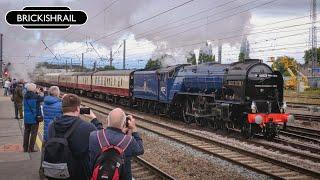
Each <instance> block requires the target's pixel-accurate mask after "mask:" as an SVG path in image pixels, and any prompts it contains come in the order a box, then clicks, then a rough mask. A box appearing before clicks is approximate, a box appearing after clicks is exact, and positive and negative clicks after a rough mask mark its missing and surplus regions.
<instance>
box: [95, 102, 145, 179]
mask: <svg viewBox="0 0 320 180" xmlns="http://www.w3.org/2000/svg"><path fill="white" fill-rule="evenodd" d="M101 131H104V133H105V138H106V141H107V142H108V143H110V145H114V146H119V145H120V144H122V142H123V141H124V140H125V136H129V138H130V140H129V141H128V143H127V146H126V148H125V149H124V166H123V171H121V172H120V177H121V179H130V180H131V179H132V173H131V158H132V157H133V156H138V155H141V154H143V153H144V149H143V143H142V139H141V138H140V136H139V133H138V132H137V127H136V122H135V119H134V118H133V117H132V116H126V114H125V113H124V112H123V110H122V109H120V108H116V109H113V110H112V111H111V112H110V113H109V115H108V118H107V128H106V129H103V130H101ZM97 133H100V131H94V132H91V134H90V138H89V152H90V167H91V170H93V168H94V167H93V166H94V164H95V163H96V158H97V155H98V154H99V153H100V151H101V146H100V145H101V144H100V141H101V140H99V139H98V138H97Z"/></svg>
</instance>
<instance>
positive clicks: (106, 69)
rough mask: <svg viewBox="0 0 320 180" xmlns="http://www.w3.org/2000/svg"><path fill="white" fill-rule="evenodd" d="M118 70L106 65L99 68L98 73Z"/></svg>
mask: <svg viewBox="0 0 320 180" xmlns="http://www.w3.org/2000/svg"><path fill="white" fill-rule="evenodd" d="M115 69H116V68H115V67H114V66H110V65H105V66H103V67H98V68H97V70H98V71H108V70H115Z"/></svg>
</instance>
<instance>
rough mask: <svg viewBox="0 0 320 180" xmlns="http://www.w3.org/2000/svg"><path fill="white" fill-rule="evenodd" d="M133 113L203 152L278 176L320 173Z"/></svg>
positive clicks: (104, 110)
mask: <svg viewBox="0 0 320 180" xmlns="http://www.w3.org/2000/svg"><path fill="white" fill-rule="evenodd" d="M83 102H84V103H83V104H84V105H86V106H89V107H91V108H92V109H93V110H95V111H97V112H99V113H101V114H105V115H107V114H108V112H109V110H110V109H112V108H113V107H110V106H109V105H106V104H101V103H98V104H97V103H96V102H90V101H88V100H85V99H83ZM108 109H109V110H108ZM129 114H132V115H134V116H135V118H136V119H137V121H139V123H138V126H139V127H140V128H142V129H145V130H148V131H151V132H153V133H156V134H159V135H161V136H164V137H167V138H169V139H172V140H175V141H177V142H180V143H182V144H185V145H188V146H191V147H193V148H195V149H197V150H200V151H202V152H205V153H208V154H210V155H214V156H218V157H220V158H223V159H226V160H228V161H231V162H234V163H236V164H239V165H242V166H244V167H247V168H249V169H252V170H254V171H256V172H260V173H263V174H266V175H269V176H271V177H274V178H281V179H309V178H312V177H314V178H319V177H320V172H315V171H313V170H310V169H307V168H304V167H301V166H297V165H293V164H291V163H288V162H283V161H280V160H278V159H276V158H271V157H269V156H266V155H263V154H259V153H256V152H252V151H250V150H245V149H242V148H239V147H234V146H232V145H230V144H227V143H224V142H219V141H217V140H213V139H209V138H207V137H203V136H199V135H198V134H195V133H192V132H189V131H187V130H184V129H181V128H177V127H174V126H173V125H168V124H163V123H160V122H157V121H152V120H150V119H149V120H146V118H145V117H144V116H140V115H136V114H134V113H130V112H129Z"/></svg>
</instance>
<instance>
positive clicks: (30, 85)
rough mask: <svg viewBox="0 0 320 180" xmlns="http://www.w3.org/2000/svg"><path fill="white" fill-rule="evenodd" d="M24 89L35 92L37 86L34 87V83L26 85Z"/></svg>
mask: <svg viewBox="0 0 320 180" xmlns="http://www.w3.org/2000/svg"><path fill="white" fill-rule="evenodd" d="M26 88H27V91H31V92H36V90H37V85H35V84H34V83H28V84H27V85H26Z"/></svg>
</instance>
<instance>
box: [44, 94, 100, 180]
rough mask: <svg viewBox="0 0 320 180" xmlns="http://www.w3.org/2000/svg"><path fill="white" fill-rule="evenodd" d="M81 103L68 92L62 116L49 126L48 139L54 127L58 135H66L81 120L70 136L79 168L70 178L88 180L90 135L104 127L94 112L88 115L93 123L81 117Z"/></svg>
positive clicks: (71, 146)
mask: <svg viewBox="0 0 320 180" xmlns="http://www.w3.org/2000/svg"><path fill="white" fill-rule="evenodd" d="M80 104H81V100H80V98H79V97H78V96H77V95H74V94H67V95H65V96H64V97H63V99H62V112H63V115H62V117H61V118H57V119H56V120H55V126H54V127H53V123H51V124H49V128H48V134H49V136H48V140H49V139H50V138H53V137H51V135H52V133H51V131H53V128H54V130H55V133H56V135H64V134H65V133H66V132H67V130H68V129H69V128H70V127H71V126H72V124H73V123H74V122H75V121H77V120H79V121H81V122H80V124H79V125H78V127H77V129H75V130H74V131H73V133H72V134H71V135H70V137H69V138H68V143H69V147H70V150H71V152H72V154H73V156H74V158H75V159H76V161H77V163H75V164H74V165H73V166H74V167H75V168H76V169H77V170H78V171H76V172H75V174H71V178H70V179H75V180H82V179H83V180H87V179H90V168H89V152H88V149H89V135H90V133H91V132H92V131H95V130H97V129H102V128H103V127H102V123H100V122H99V121H98V120H97V118H96V116H95V115H94V114H93V112H92V111H91V112H90V115H88V117H90V118H91V121H90V122H91V123H89V122H86V121H84V120H82V119H80V117H79V115H80Z"/></svg>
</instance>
